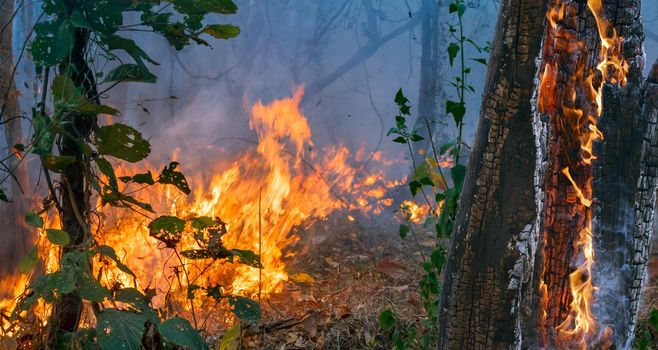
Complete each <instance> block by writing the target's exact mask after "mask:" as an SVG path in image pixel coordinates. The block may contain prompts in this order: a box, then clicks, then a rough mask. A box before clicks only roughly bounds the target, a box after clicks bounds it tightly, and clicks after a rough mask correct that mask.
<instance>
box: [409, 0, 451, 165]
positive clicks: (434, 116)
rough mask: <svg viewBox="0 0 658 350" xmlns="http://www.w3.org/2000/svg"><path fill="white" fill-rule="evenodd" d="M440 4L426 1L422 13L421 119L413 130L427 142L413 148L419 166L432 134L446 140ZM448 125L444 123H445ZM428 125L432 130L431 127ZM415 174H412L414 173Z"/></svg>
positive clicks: (423, 159)
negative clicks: (441, 103) (441, 105)
mask: <svg viewBox="0 0 658 350" xmlns="http://www.w3.org/2000/svg"><path fill="white" fill-rule="evenodd" d="M440 6H441V5H440V4H439V3H437V1H436V0H423V7H422V9H421V11H422V12H421V16H422V18H421V39H420V40H421V56H420V90H419V93H418V118H417V119H416V122H415V123H414V129H415V130H418V135H420V136H422V137H423V138H424V140H422V141H420V142H416V143H414V144H413V150H414V155H413V156H414V157H415V158H416V164H421V163H423V162H424V161H425V158H424V156H422V155H419V153H418V151H420V150H423V151H427V150H428V147H429V145H430V144H429V142H430V138H429V136H430V135H429V133H430V132H432V133H433V137H434V139H435V140H440V141H443V140H445V135H439V134H440V131H441V130H443V129H444V125H441V124H440V121H439V114H440V108H439V101H440V98H441V95H442V91H441V80H442V79H443V76H442V72H441V69H440V66H439V46H440V45H441V40H440V39H442V38H443V37H444V33H443V27H442V26H441V24H440V23H439V22H440V21H439V18H440V16H439V8H440ZM443 122H444V123H445V121H443ZM428 125H429V130H428V127H427V126H428ZM412 172H413V170H412Z"/></svg>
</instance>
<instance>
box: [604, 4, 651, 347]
mask: <svg viewBox="0 0 658 350" xmlns="http://www.w3.org/2000/svg"><path fill="white" fill-rule="evenodd" d="M606 14H607V16H608V17H609V18H611V19H612V20H613V21H614V23H615V27H616V30H617V32H618V33H619V34H620V35H621V36H622V37H624V45H623V53H624V58H625V59H626V61H627V62H628V63H629V72H628V75H627V80H628V82H627V84H626V86H624V87H618V86H612V85H606V86H605V87H604V91H603V107H604V109H603V114H602V115H601V117H600V118H599V128H600V130H601V131H602V132H603V134H604V135H605V139H604V140H602V141H601V142H597V143H596V144H595V148H594V151H595V155H596V156H597V158H598V159H597V160H596V162H595V163H594V182H593V193H594V199H595V200H594V226H593V229H594V238H595V250H596V253H597V260H596V265H595V267H594V271H593V272H594V276H593V277H594V284H595V285H596V286H597V288H598V291H597V292H596V293H595V302H596V303H595V304H594V307H595V308H594V312H595V315H596V316H597V318H598V323H599V326H600V327H601V328H602V329H606V330H608V331H612V333H613V334H614V341H615V343H616V346H617V347H618V348H626V347H629V346H630V342H631V341H632V338H633V336H632V334H633V331H634V327H635V321H636V318H637V311H638V308H637V305H638V302H639V296H640V292H641V288H642V286H643V282H644V274H645V267H646V264H647V259H648V256H649V242H650V241H649V237H650V236H651V231H652V229H653V212H654V209H655V202H656V175H658V174H656V168H655V167H656V165H658V158H656V157H657V156H658V154H656V151H655V149H654V150H653V152H652V148H656V147H658V135H656V113H655V107H651V106H650V104H646V103H645V102H644V101H643V98H642V96H643V94H646V95H645V96H647V97H648V99H650V96H651V94H652V92H651V91H650V90H652V84H651V83H650V82H647V84H646V85H645V87H644V88H643V87H642V80H643V77H642V73H643V69H644V58H643V55H644V53H643V50H642V42H643V41H644V35H643V30H642V25H641V18H640V1H618V2H617V3H616V4H615V3H611V4H609V5H608V6H607V7H606ZM651 79H652V78H650V80H651ZM653 79H655V78H653ZM653 94H655V91H654V92H653ZM646 99H647V98H646V97H645V100H646ZM643 104H644V106H643Z"/></svg>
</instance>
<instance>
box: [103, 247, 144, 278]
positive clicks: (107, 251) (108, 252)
mask: <svg viewBox="0 0 658 350" xmlns="http://www.w3.org/2000/svg"><path fill="white" fill-rule="evenodd" d="M96 252H97V253H98V254H100V255H101V256H106V257H108V258H110V259H111V260H112V261H114V263H115V264H116V265H117V268H118V269H119V270H121V271H123V272H125V273H127V274H129V275H131V276H133V277H135V273H134V272H132V270H130V268H128V266H126V265H125V264H124V263H122V262H121V260H119V257H118V256H117V253H116V251H114V248H112V247H110V246H107V245H102V246H99V247H98V249H97V250H96Z"/></svg>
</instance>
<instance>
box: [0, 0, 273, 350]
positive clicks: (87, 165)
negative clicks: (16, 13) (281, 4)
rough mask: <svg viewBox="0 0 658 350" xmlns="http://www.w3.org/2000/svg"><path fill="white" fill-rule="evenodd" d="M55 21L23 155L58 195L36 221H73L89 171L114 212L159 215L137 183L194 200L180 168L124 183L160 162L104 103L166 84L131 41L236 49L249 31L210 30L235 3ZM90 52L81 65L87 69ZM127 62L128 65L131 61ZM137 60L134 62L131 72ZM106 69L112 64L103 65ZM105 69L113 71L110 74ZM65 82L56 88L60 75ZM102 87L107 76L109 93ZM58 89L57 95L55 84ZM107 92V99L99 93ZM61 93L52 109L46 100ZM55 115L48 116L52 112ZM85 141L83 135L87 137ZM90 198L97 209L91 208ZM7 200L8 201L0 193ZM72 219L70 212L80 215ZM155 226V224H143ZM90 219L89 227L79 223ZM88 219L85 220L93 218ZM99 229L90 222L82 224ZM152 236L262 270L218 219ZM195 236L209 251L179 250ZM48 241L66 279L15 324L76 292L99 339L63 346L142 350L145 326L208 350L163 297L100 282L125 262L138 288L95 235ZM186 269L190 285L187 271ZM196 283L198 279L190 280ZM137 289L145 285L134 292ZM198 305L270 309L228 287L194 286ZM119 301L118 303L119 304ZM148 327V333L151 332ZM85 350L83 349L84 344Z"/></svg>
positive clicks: (33, 289) (44, 30)
mask: <svg viewBox="0 0 658 350" xmlns="http://www.w3.org/2000/svg"><path fill="white" fill-rule="evenodd" d="M42 7H43V11H44V16H43V17H42V18H45V20H42V21H41V22H40V23H37V24H36V26H35V28H34V32H35V36H34V39H33V41H32V42H31V45H30V48H29V49H30V52H31V54H32V58H33V60H34V63H35V64H36V66H37V68H38V71H39V72H41V73H40V74H41V76H40V77H41V78H42V79H43V85H44V88H43V90H42V91H43V94H44V96H43V98H42V99H41V101H40V102H39V103H37V105H36V106H35V108H33V110H32V120H31V122H32V125H33V127H34V133H33V137H32V140H31V143H30V144H29V145H25V146H23V145H21V147H20V149H21V150H22V151H25V152H31V153H33V154H36V155H38V156H39V158H40V159H41V161H42V164H43V168H44V171H45V172H46V175H47V179H48V185H49V190H50V194H49V196H48V197H47V198H46V199H45V200H44V201H43V202H44V206H43V208H41V209H40V211H39V212H37V213H32V212H30V213H27V214H26V215H25V221H26V222H27V223H28V224H30V225H32V226H34V227H37V228H41V229H43V228H44V220H43V218H42V216H43V215H44V214H47V213H48V211H50V210H54V209H57V210H59V211H60V215H62V213H63V211H62V210H63V209H62V205H61V202H63V201H65V200H66V201H69V198H72V197H68V196H70V195H72V190H71V189H70V188H69V187H67V184H68V181H67V180H66V176H69V175H66V174H69V173H71V172H73V171H79V170H76V169H82V170H81V171H82V174H83V176H82V177H81V178H82V179H83V180H84V182H85V184H84V188H87V189H90V190H93V191H94V192H95V195H97V196H98V198H100V200H101V203H102V204H103V205H110V206H115V207H123V208H130V209H132V210H135V211H137V212H140V213H142V212H141V211H140V210H143V211H146V212H151V213H152V212H153V208H152V207H151V205H150V204H149V203H144V202H141V201H139V200H138V199H136V198H135V197H133V195H132V193H128V192H126V190H125V188H122V187H121V186H120V183H119V181H121V182H122V183H136V184H140V185H143V186H144V187H148V186H155V185H170V186H174V187H176V188H177V189H179V190H180V191H181V192H183V193H184V194H189V193H191V190H190V187H189V184H188V183H187V180H186V179H185V176H184V175H183V174H182V173H181V172H180V171H179V170H177V168H178V167H179V164H178V163H177V162H172V163H170V164H169V165H168V166H166V167H164V169H163V170H162V171H161V172H160V173H159V176H158V177H157V178H155V179H154V177H153V174H152V173H151V172H150V171H148V172H146V173H142V174H135V175H132V176H122V177H117V176H116V171H115V165H116V164H117V163H118V162H120V161H126V162H130V163H135V162H139V161H141V160H143V159H145V158H146V157H147V156H148V155H149V154H150V153H151V150H152V149H151V144H150V143H149V141H148V140H147V139H145V138H144V137H143V136H142V134H141V133H140V132H139V131H138V130H136V129H135V128H133V127H131V126H129V125H125V124H120V123H113V124H107V125H102V126H98V125H96V119H95V117H96V115H98V114H108V115H118V114H119V111H118V110H116V109H114V108H112V107H110V106H107V105H103V104H102V103H100V99H101V97H102V96H104V94H105V92H107V91H108V90H110V89H111V88H113V87H114V86H116V85H117V84H119V83H125V82H139V83H155V82H156V81H157V76H156V75H155V74H153V73H152V72H151V70H150V68H149V66H152V65H157V64H158V63H157V62H156V61H155V60H153V59H152V58H151V57H150V56H149V55H148V54H147V53H146V52H145V51H144V50H142V49H141V48H140V46H139V45H138V44H137V43H136V42H135V41H134V40H132V39H129V38H126V37H123V36H121V35H120V33H122V32H130V31H134V32H144V31H149V32H152V33H155V34H158V35H160V36H162V37H164V38H165V39H166V40H167V41H168V42H169V44H170V45H171V46H173V47H174V48H175V49H177V50H181V49H183V48H184V47H186V46H188V45H190V44H192V43H195V44H201V45H209V43H208V42H207V41H206V39H205V38H219V39H229V38H233V37H235V36H236V35H238V34H239V28H238V27H235V26H233V25H230V24H216V23H210V24H205V23H206V18H207V17H208V15H211V14H220V15H227V14H233V13H235V12H236V11H237V6H236V5H235V4H234V3H233V1H232V0H169V1H160V0H155V1H154V0H93V1H80V0H76V1H71V0H46V1H44V2H43V4H42ZM127 13H133V14H134V16H131V17H137V18H139V19H140V20H139V22H138V23H133V24H124V18H127V16H125V15H126V14H127ZM81 53H82V54H83V55H84V56H83V57H84V59H83V61H82V62H80V61H79V60H77V59H76V58H75V57H78V56H79V55H80V54H81ZM125 55H127V56H125ZM126 57H129V58H130V60H132V62H126ZM101 60H106V61H107V62H101ZM96 67H113V68H112V69H109V71H104V70H103V68H101V69H100V70H97V71H93V70H94V69H96ZM55 70H57V71H58V72H59V75H57V76H55V77H54V78H53V79H52V81H49V73H50V72H51V71H55ZM97 78H102V82H101V83H98V82H97V81H96V79H97ZM49 84H50V85H49ZM101 86H102V87H104V88H105V90H103V91H99V88H100V87H101ZM47 94H50V98H51V102H52V103H51V104H49V103H47V99H46V96H47ZM49 107H50V109H52V111H48V109H49ZM76 128H77V129H82V130H84V129H89V130H90V132H89V135H85V134H84V133H83V134H81V135H75V134H74V132H71V130H74V131H75V129H76ZM76 132H77V131H76ZM62 143H68V144H73V145H74V148H75V150H76V153H75V155H68V154H61V150H62V147H61V144H62ZM50 172H52V173H55V174H61V177H62V180H61V181H52V182H51V179H50ZM87 200H88V199H87ZM0 201H5V202H6V201H9V198H7V196H6V194H5V192H4V191H3V190H2V189H0ZM69 214H70V213H69ZM144 215H145V216H147V217H148V214H144ZM76 217H77V219H78V220H79V221H82V220H88V219H84V218H82V217H80V215H79V213H76ZM85 217H86V216H85ZM79 224H80V226H81V227H83V228H84V227H87V228H89V226H90V223H89V222H79ZM149 230H150V233H151V236H153V237H154V238H155V239H157V240H159V241H161V242H163V243H164V247H163V248H167V249H172V250H174V252H175V253H176V256H178V257H179V259H180V256H181V255H179V253H180V254H182V255H185V256H186V257H188V258H190V259H209V260H211V261H213V262H214V261H215V260H219V259H222V260H226V261H230V262H240V263H244V264H248V265H250V266H254V267H261V265H260V259H259V257H258V256H257V255H256V254H254V253H253V252H251V251H242V250H229V249H226V248H225V247H223V245H221V240H220V238H221V235H222V234H224V233H225V232H226V227H225V224H224V223H223V222H221V220H219V219H213V218H206V217H202V218H186V219H182V218H177V217H173V216H168V217H158V218H156V219H154V220H152V222H151V223H150V225H149ZM185 234H187V235H191V236H192V237H194V239H195V240H196V242H197V243H198V245H199V247H198V248H199V249H198V250H197V251H198V252H203V253H195V254H196V255H195V254H192V253H186V252H179V249H178V248H177V246H176V245H177V243H178V242H179V241H180V239H181V237H182V235H185ZM45 235H46V238H47V239H48V241H49V242H50V243H51V244H52V245H54V246H56V247H65V248H66V249H63V250H62V254H61V258H60V261H59V267H58V269H57V270H56V271H54V272H50V273H46V274H43V275H41V276H39V277H36V278H33V279H32V281H31V282H30V284H29V286H28V288H27V290H26V291H25V293H24V294H23V295H22V296H21V297H20V299H19V302H18V305H17V307H16V309H15V310H14V317H18V315H20V314H21V313H22V312H24V311H26V310H29V309H30V308H31V307H32V306H33V305H34V304H35V303H36V302H37V301H38V300H43V301H45V302H49V303H53V302H55V301H56V300H58V299H59V298H61V297H62V296H63V295H65V294H70V295H74V296H77V297H80V298H81V299H83V300H86V301H88V302H90V303H92V305H93V311H94V314H95V316H96V318H97V325H96V327H95V328H93V329H80V330H78V331H77V332H75V333H67V334H60V337H58V339H57V340H58V342H63V341H67V342H68V341H70V342H71V344H73V343H75V344H77V345H76V346H77V347H76V348H96V346H97V347H100V348H101V349H119V348H122V349H140V348H141V346H142V345H141V344H142V336H143V335H144V333H145V327H146V326H147V325H151V326H153V327H155V329H156V330H157V332H159V334H160V335H161V337H162V339H163V344H161V345H163V346H164V345H165V344H166V345H167V346H168V347H173V346H178V347H185V348H189V349H205V348H207V346H206V344H205V342H204V340H203V338H202V337H201V336H200V335H199V333H198V329H196V327H197V325H196V321H195V324H194V326H193V325H192V324H190V322H188V321H187V320H184V319H181V318H170V319H167V320H161V319H160V317H159V315H162V314H163V313H161V312H159V310H154V309H153V308H152V307H151V303H150V300H151V298H152V297H153V295H150V294H149V293H150V292H146V294H144V293H142V292H140V291H139V290H137V289H135V288H121V287H118V286H106V285H104V284H103V283H102V282H101V281H100V274H99V275H98V276H95V275H94V273H93V272H92V271H93V269H92V265H91V262H92V261H94V260H98V261H101V262H103V263H104V264H114V266H116V268H118V269H119V270H121V271H122V272H124V273H126V274H127V275H129V276H131V277H132V278H133V279H135V278H136V277H135V274H134V273H133V272H132V271H131V270H130V268H129V267H128V266H127V265H125V264H124V263H123V262H122V261H121V260H120V259H119V258H118V256H117V254H116V252H115V250H114V249H113V248H112V247H110V246H106V245H99V244H98V242H97V241H96V240H95V237H94V236H93V235H92V234H90V233H85V236H84V239H83V242H82V243H81V244H80V242H79V240H78V241H76V242H75V243H74V236H71V235H70V234H69V232H66V231H65V230H60V229H52V228H45ZM38 260H39V257H38V251H37V249H36V248H35V249H32V250H31V251H30V252H29V253H28V254H27V256H26V257H25V258H24V259H23V260H22V261H21V263H20V270H21V272H23V273H30V272H31V271H32V270H33V269H34V268H35V266H36V265H37V263H38ZM181 269H182V270H183V274H184V275H186V276H187V271H186V267H185V264H183V262H182V260H181ZM188 282H189V281H188ZM137 285H138V284H137V283H136V282H135V286H137ZM187 288H188V296H190V295H191V296H192V297H191V298H190V299H193V298H194V290H195V289H204V290H205V292H206V296H207V297H209V298H213V299H215V300H217V301H218V302H219V300H223V299H226V300H227V302H228V304H230V307H231V310H232V311H233V312H234V313H235V314H236V315H237V317H239V318H240V319H243V320H245V321H248V322H253V321H255V320H258V319H259V318H260V308H259V305H258V304H257V303H256V302H254V301H253V300H249V299H246V298H242V297H237V296H232V295H223V294H222V293H221V292H220V288H219V286H214V287H204V288H201V287H199V286H196V285H194V284H193V283H188V286H187ZM117 303H119V304H117ZM146 328H148V327H146ZM78 345H79V346H78Z"/></svg>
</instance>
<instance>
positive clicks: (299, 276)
mask: <svg viewBox="0 0 658 350" xmlns="http://www.w3.org/2000/svg"><path fill="white" fill-rule="evenodd" d="M290 279H291V280H293V281H295V282H297V283H315V278H313V276H311V275H309V274H308V273H304V272H300V273H296V274H294V275H290Z"/></svg>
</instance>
